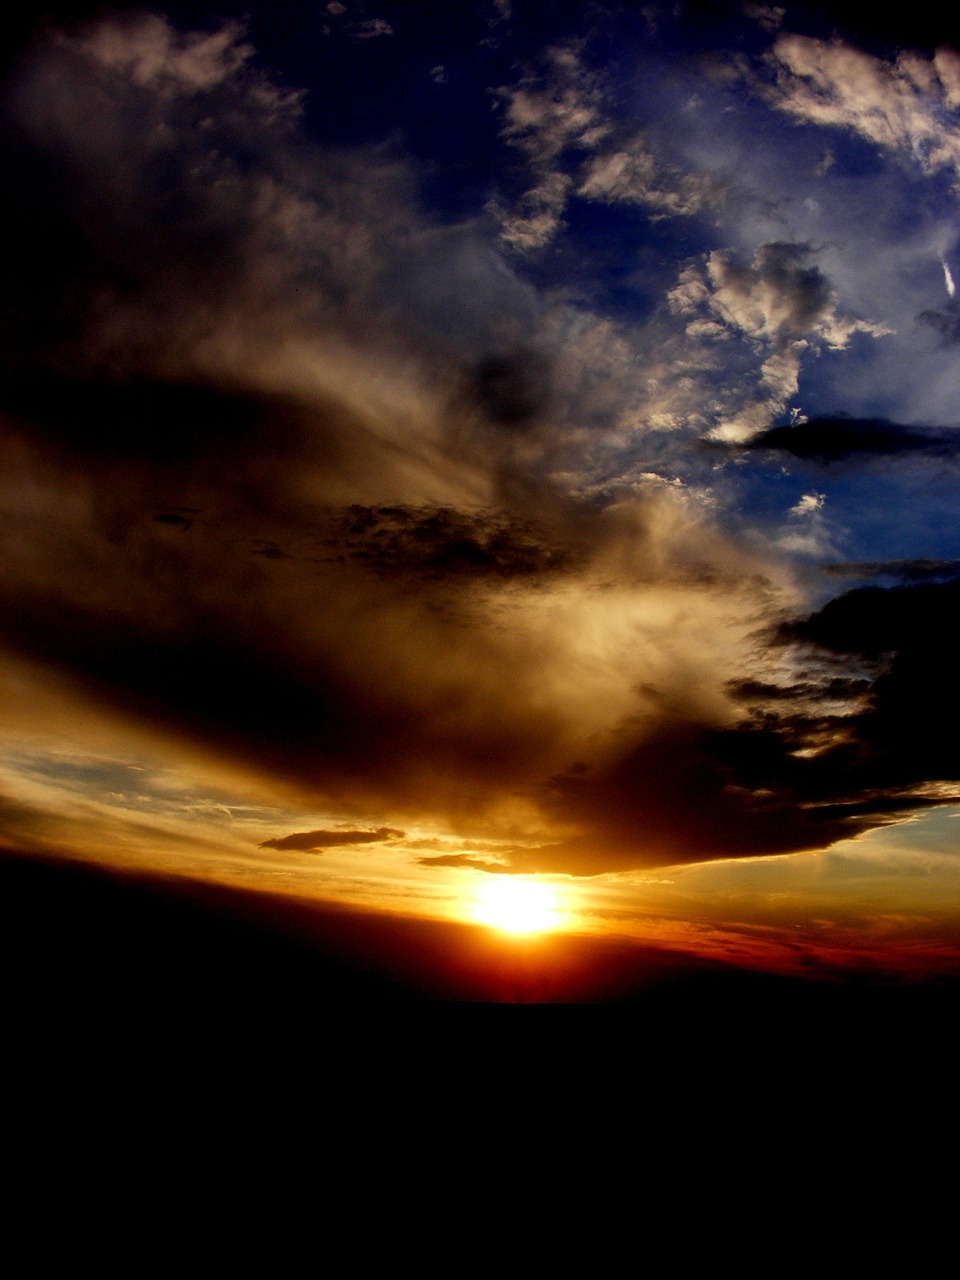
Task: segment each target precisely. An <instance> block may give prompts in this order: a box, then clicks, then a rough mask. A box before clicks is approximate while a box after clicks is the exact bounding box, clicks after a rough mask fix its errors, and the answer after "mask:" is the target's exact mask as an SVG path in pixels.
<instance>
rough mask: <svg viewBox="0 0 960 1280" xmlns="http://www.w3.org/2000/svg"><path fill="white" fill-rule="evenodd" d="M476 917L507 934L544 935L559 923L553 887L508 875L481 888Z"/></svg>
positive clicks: (493, 879)
mask: <svg viewBox="0 0 960 1280" xmlns="http://www.w3.org/2000/svg"><path fill="white" fill-rule="evenodd" d="M474 918H475V919H476V920H478V921H479V922H480V924H488V925H492V926H493V927H494V928H495V929H503V930H504V931H505V932H506V933H545V932H547V931H548V930H550V929H556V928H557V927H558V926H559V923H560V917H559V913H558V911H557V901H556V894H555V893H554V891H553V889H552V888H551V887H550V885H547V884H543V883H541V882H540V881H538V880H527V879H524V878H523V877H521V876H509V875H503V876H495V877H491V879H490V880H488V881H487V882H486V883H485V884H483V885H481V887H480V888H479V889H478V891H477V897H476V902H475V905H474Z"/></svg>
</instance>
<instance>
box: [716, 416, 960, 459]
mask: <svg viewBox="0 0 960 1280" xmlns="http://www.w3.org/2000/svg"><path fill="white" fill-rule="evenodd" d="M737 447H738V448H746V449H756V450H760V449H766V450H771V451H776V452H778V453H789V454H791V455H792V456H793V457H795V458H801V459H804V460H805V461H810V462H820V463H834V462H845V461H847V460H848V459H856V458H863V457H871V456H872V457H883V458H893V457H897V456H899V455H901V454H911V453H913V454H926V455H928V456H932V457H936V458H950V459H952V458H955V457H956V456H957V454H958V452H960V435H958V434H957V433H955V432H951V431H934V430H925V429H918V428H916V427H905V426H900V425H899V424H897V423H895V422H887V421H885V420H884V419H883V418H844V417H836V418H811V419H810V420H809V421H808V422H802V423H798V424H797V425H796V426H790V427H771V429H770V430H769V431H764V432H763V434H762V435H759V436H756V437H754V439H752V440H751V441H749V443H748V444H746V445H739V446H737Z"/></svg>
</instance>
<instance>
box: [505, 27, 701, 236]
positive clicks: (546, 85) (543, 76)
mask: <svg viewBox="0 0 960 1280" xmlns="http://www.w3.org/2000/svg"><path fill="white" fill-rule="evenodd" d="M496 96H497V99H498V101H499V102H500V104H501V110H502V124H501V137H503V138H504V140H505V141H506V142H507V143H509V145H510V146H512V147H515V148H516V149H517V150H519V151H521V152H522V153H523V155H524V156H525V158H526V161H527V165H528V169H529V173H530V175H531V177H532V178H533V181H532V183H531V184H530V185H528V186H527V187H526V189H525V190H524V191H523V192H522V193H521V194H520V195H519V196H518V197H517V198H516V199H515V200H513V201H512V202H508V203H503V202H499V201H494V202H493V203H492V205H491V207H492V209H493V211H494V212H495V213H496V214H497V215H498V217H499V218H500V221H501V224H502V229H501V235H502V238H503V239H504V241H505V242H506V243H507V244H508V245H509V246H510V247H511V248H512V249H515V250H517V251H519V252H522V253H532V252H534V251H536V250H540V249H543V248H544V246H545V245H547V244H549V243H550V242H551V241H552V240H553V239H554V238H555V237H556V236H557V234H558V233H559V231H560V230H561V228H562V227H563V219H564V213H565V211H566V209H567V206H568V204H569V202H570V200H571V199H572V198H573V197H574V196H577V197H579V198H581V199H584V200H590V201H594V202H603V203H606V204H628V205H636V206H638V207H641V208H644V209H646V210H647V212H648V213H649V214H650V216H651V217H666V216H671V215H689V214H693V213H697V212H699V211H700V210H701V209H702V208H703V207H704V205H705V204H706V202H707V201H708V200H709V199H710V198H711V197H716V195H717V184H716V183H715V182H714V181H713V179H712V178H711V177H710V176H709V175H706V174H693V173H689V172H685V171H684V170H682V169H680V168H678V167H677V166H675V165H671V164H669V163H664V162H663V161H660V160H658V159H656V158H655V156H654V154H653V152H652V150H651V148H650V146H649V144H648V142H647V140H646V139H645V138H644V136H643V134H642V132H641V131H640V130H638V128H637V127H636V125H635V124H632V123H629V122H627V121H620V120H618V118H617V111H616V106H615V103H614V102H613V101H612V100H611V96H610V94H609V92H608V90H607V88H606V86H605V84H604V81H603V78H602V77H601V76H600V75H599V74H597V72H596V71H594V70H593V69H592V68H588V67H587V65H586V63H585V61H584V58H583V51H582V47H581V45H579V44H574V43H571V44H566V45H555V46H553V47H552V48H550V49H548V50H547V52H546V54H545V56H544V58H543V62H542V66H541V67H540V69H539V70H538V71H531V72H529V73H528V74H527V75H525V76H523V77H522V78H521V79H520V80H519V81H518V82H517V83H515V84H513V85H503V86H501V87H500V88H499V89H497V91H496Z"/></svg>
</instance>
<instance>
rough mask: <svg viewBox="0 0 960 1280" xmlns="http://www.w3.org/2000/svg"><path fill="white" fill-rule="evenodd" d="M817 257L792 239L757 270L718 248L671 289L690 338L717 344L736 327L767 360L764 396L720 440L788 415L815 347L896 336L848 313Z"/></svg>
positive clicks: (760, 389)
mask: <svg viewBox="0 0 960 1280" xmlns="http://www.w3.org/2000/svg"><path fill="white" fill-rule="evenodd" d="M814 257H815V253H814V250H813V248H812V246H810V245H809V244H802V243H801V244H795V243H790V242H785V241H775V242H771V243H768V244H763V245H761V246H760V247H759V249H757V251H756V253H755V254H754V257H753V260H752V261H751V262H750V263H749V265H743V264H740V263H738V262H737V261H736V260H735V258H734V255H733V254H731V253H730V252H729V251H723V250H714V251H713V252H712V253H710V254H708V255H707V256H706V258H705V260H704V261H703V262H702V263H691V264H688V265H687V266H686V267H685V268H684V270H683V271H682V272H681V275H680V278H679V280H678V282H677V284H676V285H675V286H674V288H673V289H672V290H671V291H670V293H669V295H668V302H669V304H670V306H671V308H672V309H673V311H674V312H675V313H676V314H678V315H680V316H682V317H683V318H684V319H685V321H686V329H687V334H688V335H689V336H690V337H692V338H694V339H696V340H703V339H707V338H711V339H716V338H721V337H723V336H724V334H725V333H726V332H729V331H731V330H732V331H733V332H736V333H739V334H742V335H744V337H746V338H748V339H749V340H751V341H752V342H753V343H754V344H756V348H757V350H758V352H759V353H760V354H761V356H762V363H761V364H760V367H759V370H758V373H759V377H758V380H757V382H758V385H757V394H756V398H755V399H753V400H751V401H749V402H747V403H746V404H744V405H741V406H740V407H739V409H738V410H737V411H736V413H735V414H734V415H732V416H730V417H728V418H727V420H726V421H725V422H723V423H722V424H721V426H720V427H719V428H718V429H717V431H716V432H715V436H716V438H717V439H725V440H731V441H744V440H748V439H750V438H751V437H752V436H754V435H756V434H757V433H759V432H760V431H761V430H763V429H764V428H765V427H768V426H769V425H770V422H771V421H772V420H773V419H775V418H776V416H777V415H778V414H781V413H783V412H784V410H785V409H786V408H787V406H788V404H789V402H790V400H791V398H792V397H793V396H794V395H796V392H797V389H798V385H799V373H800V366H801V360H802V358H803V356H804V354H805V353H806V352H807V351H808V350H810V349H811V348H812V349H814V350H815V349H817V348H821V347H823V348H827V349H832V350H842V349H843V348H844V347H846V345H847V343H848V342H849V341H850V338H851V337H852V335H853V334H855V333H865V334H869V335H871V336H872V337H875V338H876V337H883V336H884V335H886V334H889V333H890V332H891V331H890V329H889V328H887V327H886V326H885V325H883V324H878V323H874V322H870V321H866V320H859V319H856V320H855V319H849V318H847V317H844V316H843V315H842V314H840V312H839V310H838V303H839V298H838V294H837V291H836V290H835V289H834V288H833V287H832V286H831V284H830V281H829V280H828V278H827V277H826V275H825V274H824V273H823V271H822V270H821V269H820V268H819V266H818V265H817V264H816V262H815V261H814Z"/></svg>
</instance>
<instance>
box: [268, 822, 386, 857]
mask: <svg viewBox="0 0 960 1280" xmlns="http://www.w3.org/2000/svg"><path fill="white" fill-rule="evenodd" d="M404 834H405V832H403V831H398V830H397V829H396V828H395V827H377V828H376V830H374V831H366V830H362V829H361V830H358V831H344V830H334V831H294V832H293V833H292V834H291V835H289V836H277V838H276V839H274V840H263V841H261V843H260V848H261V849H281V850H282V849H298V850H300V851H301V852H304V853H320V852H322V851H323V850H324V849H331V848H333V847H334V846H336V845H340V844H377V843H380V842H382V841H384V840H401V839H402V838H403V836H404Z"/></svg>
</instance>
